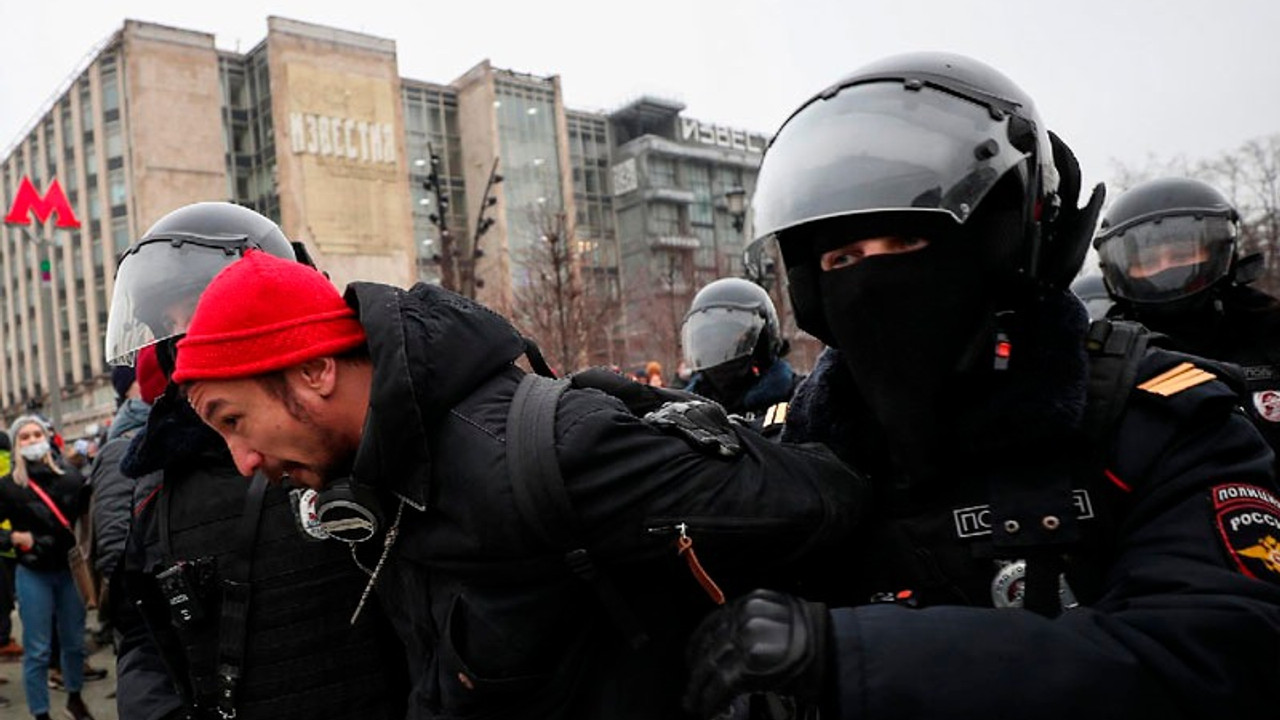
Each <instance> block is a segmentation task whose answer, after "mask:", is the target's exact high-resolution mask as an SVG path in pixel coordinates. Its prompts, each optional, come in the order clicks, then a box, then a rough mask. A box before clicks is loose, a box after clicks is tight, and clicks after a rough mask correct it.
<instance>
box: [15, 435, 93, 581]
mask: <svg viewBox="0 0 1280 720" xmlns="http://www.w3.org/2000/svg"><path fill="white" fill-rule="evenodd" d="M15 452H16V451H15ZM15 462H16V460H15ZM55 462H58V466H59V467H60V468H62V471H63V473H62V474H61V475H59V474H58V473H55V472H54V471H52V470H50V469H49V468H48V466H46V465H45V464H44V463H36V462H28V463H27V472H28V474H29V476H30V478H31V480H32V481H33V482H35V483H37V484H38V485H39V486H40V489H42V490H44V491H45V493H46V494H47V495H48V496H49V497H50V499H52V500H53V502H54V504H55V505H57V506H58V509H59V510H61V511H62V516H63V517H64V518H66V519H67V522H69V523H71V525H72V527H75V523H76V521H77V520H78V519H79V518H80V515H81V514H82V513H84V511H85V510H86V509H87V508H88V503H89V486H88V485H87V484H86V483H85V479H84V476H83V475H81V474H80V471H79V470H76V469H75V468H74V467H72V466H70V465H67V464H66V463H63V462H60V461H55ZM0 517H8V518H9V520H10V521H11V522H12V524H13V529H14V530H15V531H17V530H21V531H25V532H29V533H31V534H32V535H33V536H34V539H35V544H34V546H33V547H32V548H31V549H30V550H27V551H25V552H24V551H22V550H18V551H17V559H18V562H19V563H20V564H21V565H22V566H24V567H27V568H30V569H32V570H46V571H48V570H66V569H67V551H68V550H70V549H71V547H72V546H73V545H75V537H74V536H73V535H72V534H71V532H70V531H69V530H67V529H66V528H65V527H63V525H62V523H60V522H59V521H58V517H57V516H56V515H54V513H53V511H52V510H50V509H49V506H48V505H46V504H45V503H44V501H42V500H41V499H40V496H38V495H36V492H35V491H34V490H32V489H31V487H30V486H29V485H28V486H27V487H19V486H18V484H17V483H16V482H14V480H13V476H12V475H6V476H4V477H3V478H0ZM0 535H4V536H5V538H4V540H5V544H6V547H3V548H0V549H5V550H7V549H8V545H9V538H8V535H9V533H5V532H3V531H0Z"/></svg>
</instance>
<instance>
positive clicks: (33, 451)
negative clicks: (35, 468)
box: [18, 440, 49, 462]
mask: <svg viewBox="0 0 1280 720" xmlns="http://www.w3.org/2000/svg"><path fill="white" fill-rule="evenodd" d="M18 452H19V453H22V457H24V458H26V459H27V460H28V461H30V462H36V461H38V460H40V459H41V458H43V457H44V456H45V455H48V454H49V441H48V440H41V441H39V442H33V443H31V444H30V445H23V446H22V447H21V448H19V449H18Z"/></svg>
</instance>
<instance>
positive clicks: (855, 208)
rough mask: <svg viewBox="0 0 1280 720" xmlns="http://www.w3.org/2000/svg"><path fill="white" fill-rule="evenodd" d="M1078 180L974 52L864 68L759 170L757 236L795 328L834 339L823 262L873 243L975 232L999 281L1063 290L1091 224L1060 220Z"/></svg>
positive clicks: (787, 132)
mask: <svg viewBox="0 0 1280 720" xmlns="http://www.w3.org/2000/svg"><path fill="white" fill-rule="evenodd" d="M1060 169H1062V170H1063V172H1062V173H1061V175H1060V172H1059V170H1060ZM1079 182H1080V179H1079V170H1078V167H1077V166H1076V164H1075V159H1074V156H1072V155H1071V152H1070V150H1069V149H1067V147H1066V146H1065V145H1064V144H1063V143H1061V141H1059V140H1057V139H1056V138H1055V137H1053V136H1052V134H1051V133H1049V131H1048V129H1047V128H1046V126H1045V124H1044V122H1043V121H1042V120H1041V119H1040V116H1039V114H1038V113H1037V111H1036V108H1035V105H1034V103H1033V102H1032V100H1031V98H1030V97H1029V96H1028V95H1027V94H1026V93H1025V92H1023V91H1022V90H1021V89H1020V88H1019V87H1018V86H1017V85H1015V84H1014V83H1013V82H1012V81H1011V80H1009V79H1008V78H1007V77H1005V76H1004V75H1002V74H1001V73H999V72H997V71H996V70H994V69H993V68H990V67H988V66H987V65H984V64H982V63H980V62H977V61H975V60H972V59H970V58H967V57H963V56H959V55H951V54H945V53H913V54H906V55H898V56H894V57H890V58H887V59H884V60H881V61H878V62H875V63H872V64H870V65H867V66H866V67H863V68H862V69H860V70H858V71H857V72H855V73H853V74H851V75H849V76H848V77H846V78H844V79H843V80H840V81H839V82H837V83H835V84H834V85H832V86H830V87H829V88H827V89H825V90H823V91H822V92H820V93H818V94H817V95H815V96H814V97H812V98H811V99H810V100H808V101H807V102H805V103H804V104H803V105H802V106H801V107H800V108H799V109H798V110H796V111H795V112H794V113H793V114H792V115H791V117H790V118H788V119H787V121H786V122H785V123H784V124H783V125H782V128H781V129H780V130H779V131H778V133H777V135H776V136H775V137H774V138H773V140H772V141H771V142H770V144H769V147H768V149H767V150H766V152H765V155H764V159H763V161H762V164H761V167H760V174H759V179H758V180H757V184H756V192H755V196H754V198H753V199H752V209H753V212H754V216H753V220H754V223H753V225H754V227H755V230H756V236H757V241H759V240H760V239H763V238H765V237H767V236H770V235H776V236H777V238H778V241H779V244H780V247H781V249H782V254H783V259H784V261H785V263H786V265H787V272H788V275H789V277H790V280H791V283H790V287H791V293H792V299H793V302H794V305H795V312H796V318H797V321H798V323H799V325H800V327H801V328H803V329H805V330H807V331H809V332H810V333H812V334H814V335H816V336H817V337H819V338H820V339H822V340H824V341H826V342H827V343H828V344H832V343H831V333H830V331H829V329H828V328H827V327H826V321H825V319H824V318H823V317H822V314H821V312H820V311H819V310H818V308H819V305H820V300H821V299H820V297H819V291H818V289H817V288H818V284H819V283H818V272H819V270H818V268H817V255H818V254H820V253H822V252H825V251H827V250H830V249H833V248H834V247H840V246H841V245H843V244H845V243H847V242H849V241H851V240H856V239H858V238H859V237H864V238H865V237H874V236H876V235H915V236H919V237H923V238H928V239H930V241H935V240H940V239H949V238H951V237H967V238H972V239H974V241H975V242H974V243H973V246H972V247H971V248H968V249H966V253H968V254H970V255H973V256H974V257H976V258H977V261H979V262H980V264H981V266H983V267H984V268H986V269H988V270H990V271H992V273H993V274H994V275H996V276H1004V275H1021V276H1025V277H1029V278H1033V279H1035V280H1037V281H1039V282H1042V283H1046V284H1049V285H1053V286H1058V287H1065V286H1066V285H1067V283H1069V282H1070V279H1071V278H1072V277H1073V276H1074V275H1075V272H1076V270H1077V269H1078V268H1079V266H1080V263H1081V262H1082V260H1083V258H1084V253H1085V250H1086V249H1087V247H1088V240H1089V238H1090V237H1091V236H1092V219H1093V217H1096V216H1091V217H1090V218H1089V219H1088V223H1087V224H1088V228H1087V231H1086V232H1083V233H1081V232H1079V231H1077V228H1076V225H1077V224H1072V226H1071V229H1072V230H1073V232H1070V233H1068V232H1066V231H1065V229H1066V226H1065V225H1063V226H1062V227H1061V228H1059V227H1056V226H1055V225H1054V224H1053V221H1054V220H1055V219H1056V217H1057V215H1058V211H1059V209H1060V208H1061V207H1062V206H1063V205H1064V204H1069V205H1070V209H1071V211H1072V215H1073V216H1074V215H1075V214H1076V213H1075V212H1074V211H1075V207H1074V203H1075V200H1076V198H1077V197H1078V194H1079ZM1097 202H1098V204H1100V203H1101V199H1100V198H1098V199H1097ZM997 205H999V206H1000V207H999V208H998V210H999V212H996V210H997V208H996V206H997ZM1091 208H1092V210H1093V212H1095V213H1096V206H1094V205H1093V204H1092V203H1091ZM984 210H986V212H984ZM984 223H985V224H991V227H988V228H979V227H978V226H979V225H982V224H984Z"/></svg>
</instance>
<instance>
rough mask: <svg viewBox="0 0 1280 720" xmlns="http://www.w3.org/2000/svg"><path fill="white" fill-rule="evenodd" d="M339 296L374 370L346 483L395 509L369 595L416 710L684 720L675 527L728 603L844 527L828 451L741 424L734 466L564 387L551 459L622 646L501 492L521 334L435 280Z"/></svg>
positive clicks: (689, 615) (854, 500)
mask: <svg viewBox="0 0 1280 720" xmlns="http://www.w3.org/2000/svg"><path fill="white" fill-rule="evenodd" d="M346 297H347V302H348V303H349V304H351V305H353V306H354V307H355V308H356V309H357V311H358V313H359V318H360V322H361V323H362V325H363V326H364V328H365V331H366V332H367V334H368V338H369V351H370V355H371V357H372V361H373V368H374V376H373V387H372V395H371V400H370V408H369V417H368V420H367V421H366V424H365V434H364V437H363V439H362V442H361V445H360V448H359V450H358V452H357V455H356V459H355V463H354V469H353V475H354V479H355V481H356V482H358V483H362V484H365V485H370V486H373V487H374V488H376V489H377V490H378V491H380V492H381V493H382V494H383V495H384V496H385V497H386V503H387V505H388V507H387V508H386V514H387V516H388V517H394V516H395V514H396V513H397V512H402V513H403V519H402V522H401V524H400V528H399V540H398V541H397V544H396V545H395V546H394V548H393V550H392V551H391V554H390V558H391V561H390V562H389V564H388V568H387V569H386V570H385V571H384V572H383V574H382V578H381V579H380V581H379V584H378V591H379V594H380V596H381V598H382V600H383V602H384V604H385V606H386V608H387V611H388V613H389V614H390V615H391V617H392V619H393V621H394V622H396V624H397V626H398V630H399V632H400V633H401V635H402V637H403V638H404V639H405V641H406V644H407V646H408V649H409V663H410V671H411V674H412V679H413V683H414V693H413V697H412V700H411V708H410V712H409V717H411V718H446V717H447V718H481V717H483V718H495V719H496V718H584V719H585V718H592V719H594V718H606V717H607V718H677V717H681V712H680V710H679V707H678V698H679V695H680V692H681V689H682V686H683V681H684V666H683V660H682V652H683V644H684V641H685V640H686V638H687V635H688V632H689V630H690V629H691V628H692V626H693V625H694V624H695V623H696V622H697V620H698V619H699V618H700V617H701V616H702V615H703V614H705V613H706V612H707V611H709V610H711V609H712V608H713V607H714V605H713V604H712V603H711V601H710V600H709V599H708V597H707V595H706V594H705V593H704V591H703V590H702V588H701V587H700V586H699V584H698V582H697V581H696V580H695V578H694V577H693V575H692V574H691V572H690V570H689V566H688V565H686V562H685V560H684V559H683V558H682V557H680V556H679V555H678V554H677V541H678V539H679V538H680V536H681V532H682V531H683V533H684V534H685V535H686V536H687V537H688V538H690V539H691V540H692V541H693V544H694V549H695V551H696V554H697V556H698V557H699V558H700V560H701V564H702V566H704V567H705V569H706V570H707V572H708V573H709V574H710V575H711V576H712V577H713V578H714V579H715V580H717V581H718V582H719V583H720V584H721V586H722V587H723V589H724V590H725V591H726V592H728V593H729V594H730V595H733V594H734V593H737V592H742V591H745V590H748V589H750V588H752V587H754V586H756V585H758V584H761V583H764V582H771V581H772V582H776V583H778V584H783V585H785V586H788V587H794V586H795V582H796V578H797V576H799V575H801V574H802V573H803V570H804V568H805V566H806V564H811V565H816V564H817V563H818V562H820V559H821V558H822V554H823V552H824V551H826V550H829V549H832V548H834V547H837V546H839V545H840V544H842V542H843V540H844V538H845V537H846V536H847V534H848V532H849V531H850V530H851V528H852V527H853V526H854V524H855V522H856V519H857V517H858V514H859V512H860V508H861V505H862V502H861V491H862V488H863V485H862V483H861V481H860V480H859V479H858V478H857V477H856V476H854V475H853V474H852V473H850V472H849V471H848V470H847V469H846V468H845V467H844V466H843V465H842V464H841V463H839V462H838V461H837V460H836V459H835V458H834V456H832V455H831V454H830V453H829V452H828V451H826V450H825V449H822V448H820V447H817V446H814V447H791V448H782V447H780V446H778V445H775V444H772V443H769V442H768V441H766V440H764V439H763V438H761V437H760V436H758V435H755V434H754V433H751V432H749V431H745V430H744V431H740V432H739V434H740V436H741V441H742V443H743V445H744V447H745V451H744V452H743V453H742V454H741V455H740V456H738V457H732V458H725V457H717V456H712V455H709V454H704V453H702V452H699V451H697V450H695V449H693V447H692V445H691V444H689V443H687V442H686V441H685V440H683V439H681V438H679V437H675V436H672V435H666V434H663V433H661V432H659V431H657V430H655V429H654V428H652V427H650V426H648V425H646V424H645V423H644V422H642V421H641V420H639V419H638V418H636V417H634V416H633V415H631V414H630V413H629V412H628V411H627V409H626V407H625V406H624V405H623V404H622V403H621V402H619V401H618V400H616V399H614V398H612V397H610V396H607V395H605V394H603V393H601V392H598V391H596V390H588V389H577V388H573V389H570V390H568V391H567V392H566V393H565V394H564V395H563V396H562V398H561V401H560V404H559V406H558V410H557V413H556V419H555V438H556V445H555V451H556V455H557V456H558V458H559V464H560V468H561V472H562V474H563V476H564V482H565V486H566V489H567V491H568V494H569V497H570V500H571V503H572V505H573V507H574V510H575V511H576V513H577V515H578V519H579V525H580V527H581V538H580V540H581V542H582V544H583V545H584V546H585V547H586V548H587V549H588V551H589V552H590V554H591V555H592V556H593V558H594V562H595V564H596V567H597V568H598V569H600V570H601V571H602V572H603V573H604V574H605V575H606V576H607V577H608V579H609V581H610V582H611V583H612V585H613V586H614V587H615V588H616V589H617V590H618V592H620V593H621V595H622V596H623V597H624V598H625V599H626V601H627V605H628V606H629V608H630V609H631V611H632V612H633V613H634V617H635V618H636V619H637V620H638V622H639V624H640V625H641V626H642V627H643V628H644V630H645V632H646V633H647V634H648V635H649V637H650V641H649V643H648V644H646V645H645V646H643V647H642V648H640V649H639V650H633V649H631V648H630V647H629V646H628V645H627V642H626V640H627V638H626V637H625V636H624V634H623V633H622V632H621V631H620V630H619V628H618V627H617V626H616V625H615V624H614V623H613V622H611V621H610V619H609V617H608V615H607V614H606V612H605V611H604V610H603V609H602V607H603V606H602V603H601V601H600V599H599V597H598V596H597V595H596V593H595V592H593V590H592V588H591V587H590V586H589V585H588V584H587V583H585V582H583V581H582V580H580V579H579V578H577V577H575V576H574V575H572V574H571V573H570V572H569V570H568V569H567V568H566V567H565V564H564V562H563V560H562V555H561V552H560V551H559V549H557V548H553V547H547V546H546V545H544V544H543V543H542V542H541V541H539V539H538V538H539V535H537V534H536V533H534V532H533V531H532V529H531V528H530V527H529V526H528V524H527V523H526V522H525V521H524V520H523V519H522V517H521V516H520V514H519V512H518V511H517V508H516V505H515V501H514V500H513V496H512V487H511V482H510V478H509V476H508V473H507V462H508V458H507V456H506V454H505V450H506V431H507V427H506V426H507V414H508V410H509V406H510V403H511V400H512V397H513V395H514V393H515V390H516V387H517V385H518V384H519V382H520V379H521V377H522V376H523V374H524V373H523V372H522V371H521V370H519V369H518V368H516V367H515V366H514V365H513V364H512V363H513V362H514V361H515V360H516V359H517V358H519V357H520V356H521V354H522V353H523V352H524V350H525V347H526V345H525V342H524V340H523V339H522V338H521V337H520V336H519V335H518V334H517V333H516V331H515V330H514V329H513V328H512V327H511V326H510V324H508V323H507V321H506V320H504V319H502V318H501V317H499V316H497V315H496V314H494V313H492V312H491V311H489V310H488V309H486V308H484V307H482V306H480V305H477V304H475V303H473V302H471V301H468V300H465V299H463V298H460V297H458V296H456V295H454V294H452V293H449V292H447V291H444V290H442V289H440V288H437V287H433V286H426V285H418V286H416V287H414V288H413V289H412V290H410V291H403V290H399V289H395V288H391V287H388V286H384V285H376V284H371V283H353V284H352V285H351V286H349V287H348V289H347V296H346ZM397 507H398V509H397ZM376 549H377V548H374V549H372V550H376Z"/></svg>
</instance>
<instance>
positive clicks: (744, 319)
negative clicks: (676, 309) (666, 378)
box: [680, 278, 786, 372]
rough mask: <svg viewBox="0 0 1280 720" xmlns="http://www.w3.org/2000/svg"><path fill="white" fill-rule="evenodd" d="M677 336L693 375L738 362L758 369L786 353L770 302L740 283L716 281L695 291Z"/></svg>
mask: <svg viewBox="0 0 1280 720" xmlns="http://www.w3.org/2000/svg"><path fill="white" fill-rule="evenodd" d="M680 335H681V345H682V347H683V348H684V361H685V364H687V365H688V366H689V369H690V370H692V371H694V372H701V371H703V370H706V369H708V368H713V367H716V366H719V365H724V364H725V363H728V362H732V361H734V360H741V359H750V360H751V361H753V362H754V363H755V364H756V365H758V366H759V367H760V368H762V369H763V368H765V367H768V366H770V365H772V364H773V362H774V361H775V360H777V359H778V357H780V356H781V355H783V354H785V352H786V343H785V341H784V340H783V339H782V334H781V332H780V330H779V326H778V311H777V310H776V309H775V308H774V306H773V300H772V299H770V298H769V294H768V293H767V292H765V291H764V289H763V288H761V287H760V286H759V285H756V284H755V283H753V282H750V281H748V280H743V279H741V278H721V279H720V280H716V281H714V282H712V283H709V284H707V285H706V286H705V287H703V288H702V289H701V290H699V291H698V294H697V295H695V296H694V298H693V303H692V304H691V305H690V306H689V312H688V313H687V314H686V315H685V316H684V325H683V327H682V328H681V333H680Z"/></svg>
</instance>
